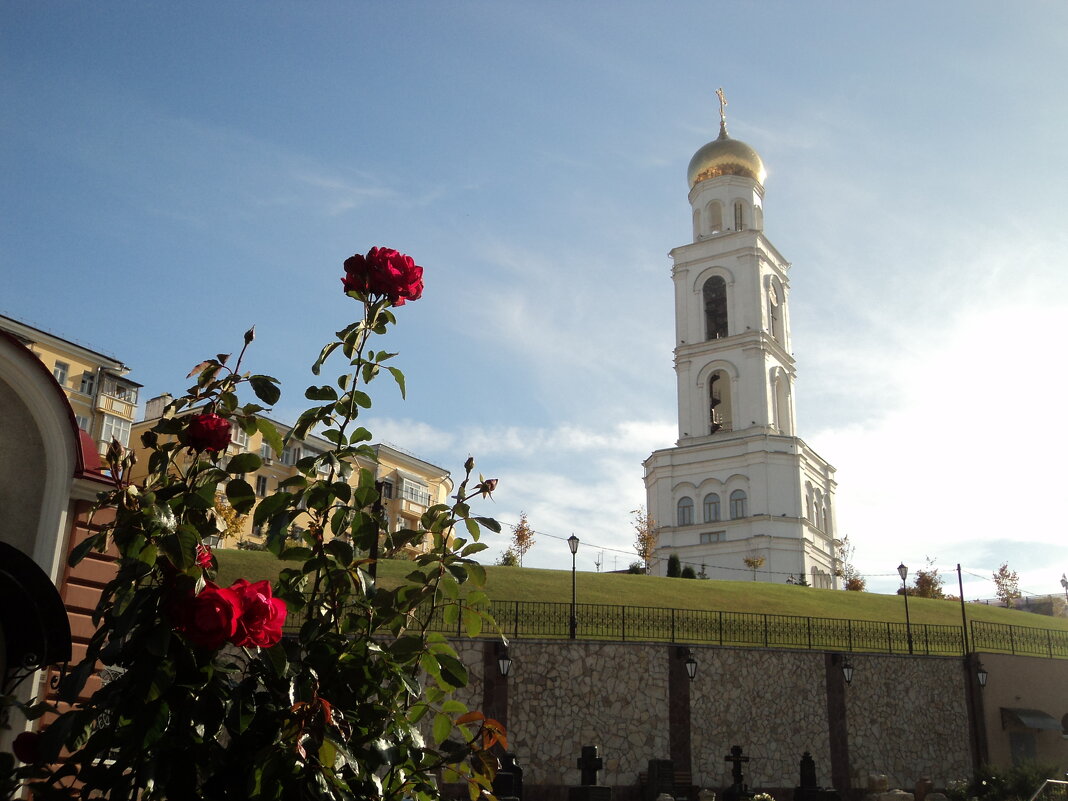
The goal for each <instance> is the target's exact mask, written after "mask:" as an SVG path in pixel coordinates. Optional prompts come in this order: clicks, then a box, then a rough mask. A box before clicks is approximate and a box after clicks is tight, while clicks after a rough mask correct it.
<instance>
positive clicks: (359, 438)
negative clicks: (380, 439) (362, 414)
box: [349, 426, 371, 445]
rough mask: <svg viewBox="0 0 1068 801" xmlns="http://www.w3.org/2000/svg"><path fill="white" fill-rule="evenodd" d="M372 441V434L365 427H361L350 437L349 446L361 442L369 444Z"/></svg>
mask: <svg viewBox="0 0 1068 801" xmlns="http://www.w3.org/2000/svg"><path fill="white" fill-rule="evenodd" d="M370 440H371V432H370V431H368V430H367V429H366V428H364V427H363V426H360V427H359V428H357V429H356V430H355V431H353V432H352V433H351V434H350V435H349V444H350V445H355V444H357V443H359V442H368V441H370Z"/></svg>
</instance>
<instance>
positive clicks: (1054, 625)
mask: <svg viewBox="0 0 1068 801" xmlns="http://www.w3.org/2000/svg"><path fill="white" fill-rule="evenodd" d="M215 553H216V555H217V557H218V560H219V582H220V583H222V584H224V585H228V584H230V583H231V582H232V581H234V580H235V579H237V578H240V577H244V578H247V579H250V580H258V579H262V578H266V579H271V580H272V581H273V580H274V579H276V578H277V577H278V571H279V570H281V569H282V568H284V567H286V566H291V565H292V564H293V563H285V562H280V561H278V560H277V559H276V558H275V557H274V556H273V555H272V554H270V553H266V552H263V551H237V550H218V551H216V552H215ZM410 569H411V563H410V562H405V561H395V560H383V561H382V562H381V564H380V566H379V581H380V583H382V584H383V585H385V586H395V585H396V584H397V583H398V582H400V581H401V580H402V579H403V577H404V575H405V574H406V573H407V572H408V571H409V570H410ZM577 584H578V600H579V603H591V604H593V603H596V604H617V605H618V604H626V605H628V606H654V607H662V608H675V609H702V610H710V611H726V612H758V613H766V614H778V615H803V616H809V617H833V618H849V619H852V620H879V621H890V622H897V623H903V622H904V620H905V605H904V601H903V599H902V598H901V596H899V595H877V594H875V593H868V592H843V591H842V590H817V589H813V588H812V587H798V586H794V585H792V584H766V583H763V582H754V581H698V580H693V579H680V578H659V577H654V576H633V575H623V574H616V573H584V572H580V573H579V574H578V578H577ZM485 589H486V592H487V594H488V595H489V596H490V598H492V599H494V600H502V601H556V602H561V603H566V602H570V600H571V572H570V571H569V570H538V569H534V568H520V567H499V566H487V567H486V588H485ZM966 606H967V612H968V619H969V621H971V620H982V621H986V622H989V623H1003V624H1010V625H1016V626H1029V627H1032V628H1042V629H1059V630H1062V631H1068V619H1066V618H1053V617H1046V616H1044V615H1035V614H1031V613H1029V612H1019V611H1015V610H1012V609H1002V608H1000V607H996V606H986V605H985V604H967V605H966ZM909 612H910V615H911V618H912V622H913V623H933V624H941V625H950V626H960V624H961V608H960V604H959V603H953V602H951V601H933V600H929V599H926V598H910V599H909Z"/></svg>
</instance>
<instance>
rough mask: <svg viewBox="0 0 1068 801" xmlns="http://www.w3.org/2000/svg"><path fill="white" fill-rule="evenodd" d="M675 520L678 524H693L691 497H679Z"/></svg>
mask: <svg viewBox="0 0 1068 801" xmlns="http://www.w3.org/2000/svg"><path fill="white" fill-rule="evenodd" d="M676 511H677V514H676V516H675V517H676V522H675V524H676V525H678V526H692V525H693V499H692V498H688V497H683V498H679V505H678V509H677V510H676Z"/></svg>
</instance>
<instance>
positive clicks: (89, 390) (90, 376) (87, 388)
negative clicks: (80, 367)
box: [78, 370, 96, 395]
mask: <svg viewBox="0 0 1068 801" xmlns="http://www.w3.org/2000/svg"><path fill="white" fill-rule="evenodd" d="M94 389H96V373H90V372H89V371H88V370H86V371H85V372H84V373H82V383H81V386H79V387H78V391H79V392H80V393H82V394H83V395H92V394H93V390H94Z"/></svg>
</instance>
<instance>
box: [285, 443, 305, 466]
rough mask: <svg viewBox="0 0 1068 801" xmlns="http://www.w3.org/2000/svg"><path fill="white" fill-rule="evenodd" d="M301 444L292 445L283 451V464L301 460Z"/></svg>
mask: <svg viewBox="0 0 1068 801" xmlns="http://www.w3.org/2000/svg"><path fill="white" fill-rule="evenodd" d="M300 456H301V453H300V445H290V446H289V447H288V448H286V449H285V450H284V451H282V464H284V465H290V466H292V465H295V464H296V463H297V462H299V461H300Z"/></svg>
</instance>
